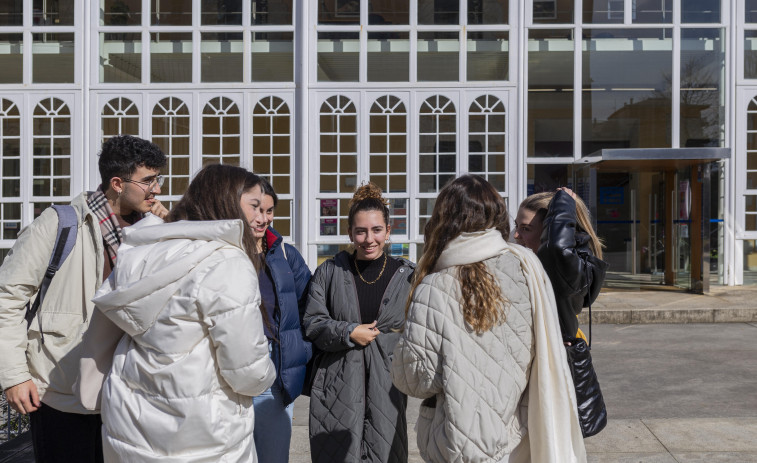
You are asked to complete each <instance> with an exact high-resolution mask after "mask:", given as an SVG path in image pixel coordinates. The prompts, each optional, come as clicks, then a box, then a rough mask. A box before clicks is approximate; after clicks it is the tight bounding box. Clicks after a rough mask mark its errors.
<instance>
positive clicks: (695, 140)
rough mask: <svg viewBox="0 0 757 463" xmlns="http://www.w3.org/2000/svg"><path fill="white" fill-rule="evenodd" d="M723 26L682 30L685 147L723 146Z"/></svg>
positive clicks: (682, 137) (683, 140)
mask: <svg viewBox="0 0 757 463" xmlns="http://www.w3.org/2000/svg"><path fill="white" fill-rule="evenodd" d="M722 34H723V32H722V29H682V30H681V138H680V143H681V146H682V147H691V146H723V142H724V137H725V133H724V130H725V105H724V101H725V88H724V86H723V75H724V74H725V40H723V39H722Z"/></svg>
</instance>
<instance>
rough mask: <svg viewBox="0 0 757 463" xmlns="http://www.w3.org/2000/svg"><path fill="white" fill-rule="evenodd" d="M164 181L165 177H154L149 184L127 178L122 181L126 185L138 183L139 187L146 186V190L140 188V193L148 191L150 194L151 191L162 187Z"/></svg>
mask: <svg viewBox="0 0 757 463" xmlns="http://www.w3.org/2000/svg"><path fill="white" fill-rule="evenodd" d="M164 180H165V177H163V176H162V175H156V176H155V177H153V178H152V180H150V181H149V182H142V181H139V180H132V179H129V178H125V179H123V181H124V182H126V183H139V184H140V185H147V189H146V190H145V189H144V188H142V187H140V188H142V191H144V192H145V193H146V192H148V191H150V192H152V190H154V189H155V187H161V186H163V181H164Z"/></svg>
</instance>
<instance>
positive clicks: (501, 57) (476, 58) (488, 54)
mask: <svg viewBox="0 0 757 463" xmlns="http://www.w3.org/2000/svg"><path fill="white" fill-rule="evenodd" d="M508 49H509V47H508V42H507V32H505V31H502V32H468V80H507V78H508V71H509V68H510V63H509V59H508Z"/></svg>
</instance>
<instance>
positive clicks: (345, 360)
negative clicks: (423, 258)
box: [303, 251, 414, 462]
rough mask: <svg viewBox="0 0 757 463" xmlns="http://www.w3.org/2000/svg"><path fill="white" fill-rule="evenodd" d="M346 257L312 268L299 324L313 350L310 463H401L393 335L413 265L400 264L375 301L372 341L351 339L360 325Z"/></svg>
mask: <svg viewBox="0 0 757 463" xmlns="http://www.w3.org/2000/svg"><path fill="white" fill-rule="evenodd" d="M350 259H351V255H350V254H349V253H347V252H345V251H343V252H340V253H339V254H337V255H336V257H334V258H333V259H329V260H327V261H326V262H324V263H323V264H322V265H320V266H319V267H318V269H316V271H315V274H314V275H313V279H312V281H311V285H310V296H309V298H308V303H307V308H306V311H305V316H304V320H303V326H304V327H305V334H306V335H307V337H308V338H309V339H310V340H311V341H312V342H313V344H314V345H315V346H316V347H317V348H318V349H319V350H320V353H319V354H317V357H316V359H315V364H314V371H315V377H314V379H313V385H312V391H311V393H310V423H309V426H310V452H311V457H312V460H313V461H314V462H358V461H370V462H406V461H407V421H406V418H405V409H406V406H407V397H406V396H405V395H404V394H402V393H401V392H400V391H398V390H397V389H396V388H395V387H394V386H393V385H392V380H391V377H390V373H389V371H390V368H391V361H392V353H393V351H394V346H395V345H396V344H397V341H398V339H399V335H400V334H399V332H398V329H399V328H401V327H402V324H403V323H404V319H405V302H406V301H407V296H408V294H409V292H410V286H411V275H412V273H413V270H414V264H412V263H410V262H409V261H406V260H404V259H400V260H401V262H402V266H401V267H400V268H399V269H398V270H397V271H396V272H395V274H394V276H393V277H392V279H391V281H390V283H389V286H388V287H387V289H386V291H385V292H384V297H383V299H382V301H381V307H380V309H379V315H378V320H377V322H378V323H377V328H378V329H379V330H380V331H381V334H379V335H378V337H377V338H376V340H375V341H373V342H372V343H370V344H369V345H367V346H365V347H363V346H360V345H357V344H354V343H353V342H352V341H351V340H350V337H349V336H350V333H351V332H352V330H353V329H354V328H355V327H356V326H357V325H358V324H360V323H361V321H360V309H359V305H358V299H357V290H356V288H355V280H354V278H353V275H352V273H351V272H350Z"/></svg>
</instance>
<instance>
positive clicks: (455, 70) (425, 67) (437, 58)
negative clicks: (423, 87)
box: [418, 32, 460, 82]
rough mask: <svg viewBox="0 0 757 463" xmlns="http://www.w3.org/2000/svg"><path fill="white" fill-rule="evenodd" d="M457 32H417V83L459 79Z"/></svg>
mask: <svg viewBox="0 0 757 463" xmlns="http://www.w3.org/2000/svg"><path fill="white" fill-rule="evenodd" d="M459 56H460V42H459V35H458V33H457V32H418V81H419V82H434V81H456V80H459V79H460V72H459V68H460V63H459Z"/></svg>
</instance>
